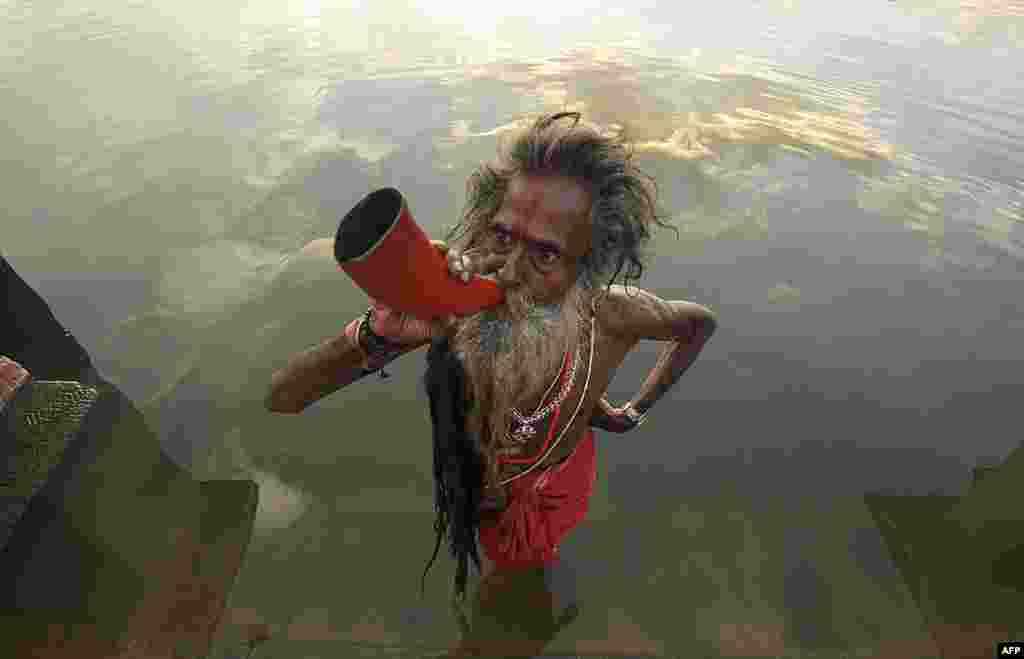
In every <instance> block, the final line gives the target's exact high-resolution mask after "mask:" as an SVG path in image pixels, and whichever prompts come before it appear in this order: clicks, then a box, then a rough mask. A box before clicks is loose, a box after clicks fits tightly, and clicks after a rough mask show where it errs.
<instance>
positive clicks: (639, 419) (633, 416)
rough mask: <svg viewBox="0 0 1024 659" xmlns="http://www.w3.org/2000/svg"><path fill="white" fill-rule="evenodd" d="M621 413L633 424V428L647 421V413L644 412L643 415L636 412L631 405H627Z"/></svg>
mask: <svg viewBox="0 0 1024 659" xmlns="http://www.w3.org/2000/svg"><path fill="white" fill-rule="evenodd" d="M622 411H623V413H624V414H625V415H626V417H628V418H629V420H630V421H632V422H633V425H634V426H640V425H643V422H644V421H646V420H647V412H644V413H643V414H641V413H640V412H637V411H636V408H635V407H633V403H629V404H627V405H626V406H625V407H624V408H623V409H622Z"/></svg>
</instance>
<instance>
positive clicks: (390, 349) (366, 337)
mask: <svg viewBox="0 0 1024 659" xmlns="http://www.w3.org/2000/svg"><path fill="white" fill-rule="evenodd" d="M372 318H373V307H369V308H368V309H367V310H366V311H365V312H364V313H363V315H362V316H361V317H360V318H359V325H358V326H357V327H356V342H357V343H358V344H359V348H360V350H361V351H362V352H363V356H364V359H363V364H362V369H363V373H364V374H365V375H369V374H370V373H373V372H374V371H380V377H381V379H382V380H383V379H384V378H389V377H391V375H390V374H389V373H386V372H385V371H384V367H383V365H381V366H378V367H373V366H371V364H370V361H371V360H374V358H378V357H382V358H387V357H389V356H390V355H391V354H392V353H396V352H401V350H402V344H400V343H396V342H394V341H391V340H389V339H386V338H384V337H383V336H380V335H379V334H377V333H376V332H374V331H373V328H372V327H371V326H370V320H371V319H372ZM385 363H386V362H385Z"/></svg>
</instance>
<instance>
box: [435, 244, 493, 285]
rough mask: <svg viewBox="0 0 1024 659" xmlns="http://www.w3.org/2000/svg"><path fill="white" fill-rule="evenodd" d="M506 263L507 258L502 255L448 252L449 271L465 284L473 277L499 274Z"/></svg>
mask: <svg viewBox="0 0 1024 659" xmlns="http://www.w3.org/2000/svg"><path fill="white" fill-rule="evenodd" d="M505 261H506V258H505V257H504V256H502V255H500V254H488V253H481V252H479V251H477V252H474V251H465V252H461V251H458V250H449V251H448V271H449V272H450V273H451V274H452V275H453V276H455V277H458V278H459V279H461V280H462V281H464V282H468V281H469V279H470V277H471V276H473V275H488V274H492V273H494V272H497V271H498V270H500V269H501V267H502V266H503V265H504V264H505Z"/></svg>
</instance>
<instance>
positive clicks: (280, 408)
mask: <svg viewBox="0 0 1024 659" xmlns="http://www.w3.org/2000/svg"><path fill="white" fill-rule="evenodd" d="M428 343H430V341H429V340H426V341H422V342H419V343H414V344H409V345H404V346H402V349H401V350H399V351H397V352H393V353H391V354H390V355H387V356H383V355H381V356H376V355H372V356H371V357H376V359H374V366H375V367H376V368H380V367H382V366H385V365H387V364H389V363H391V362H392V361H394V360H395V359H397V358H398V357H400V356H402V355H404V354H406V353H409V352H412V351H413V350H416V349H418V348H420V347H422V346H424V345H427V344H428ZM366 357H367V355H366V353H365V352H364V350H363V348H362V346H360V345H358V344H357V340H356V339H355V337H352V338H350V337H349V336H347V335H346V333H345V332H342V333H341V334H339V335H337V336H335V337H332V338H330V339H327V340H326V341H324V342H323V343H321V344H320V345H318V346H314V347H312V348H310V349H308V350H304V351H303V352H301V353H299V354H297V355H295V356H294V357H292V358H291V359H290V360H289V361H288V364H287V366H285V367H284V368H281V369H279V370H277V371H275V372H274V374H273V375H272V376H271V379H270V391H269V392H268V393H267V397H266V399H265V401H264V404H265V405H266V408H267V409H268V410H269V411H271V412H277V413H279V414H298V413H299V412H301V411H303V410H304V409H306V408H307V407H309V406H310V405H312V404H313V403H315V402H316V401H318V400H320V399H321V398H323V397H324V396H326V395H328V394H331V393H334V392H335V391H337V390H339V389H341V388H342V387H344V386H347V385H349V384H351V383H353V382H355V381H356V380H359V379H361V378H363V377H364V376H366V375H368V374H369V373H371V372H372V371H368V370H366V369H364V368H363V364H364V363H365V362H366Z"/></svg>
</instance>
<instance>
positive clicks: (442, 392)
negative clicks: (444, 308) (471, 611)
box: [420, 337, 483, 603]
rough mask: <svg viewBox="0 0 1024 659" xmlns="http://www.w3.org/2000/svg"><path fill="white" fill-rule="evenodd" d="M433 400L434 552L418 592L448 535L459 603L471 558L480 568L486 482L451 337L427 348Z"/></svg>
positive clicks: (428, 385) (426, 377)
mask: <svg viewBox="0 0 1024 659" xmlns="http://www.w3.org/2000/svg"><path fill="white" fill-rule="evenodd" d="M423 381H424V384H425V385H426V389H427V396H428V397H429V399H430V418H431V422H432V424H433V445H434V511H435V513H436V515H437V517H436V519H435V520H434V532H435V534H436V535H437V538H436V540H437V541H436V543H435V544H434V553H433V555H432V556H431V557H430V561H429V562H428V563H427V566H426V568H424V570H423V576H422V577H421V578H420V594H421V595H422V594H423V592H424V590H425V581H426V577H427V572H428V571H429V570H430V568H431V566H433V564H434V560H435V559H436V558H437V552H438V550H439V549H440V548H441V542H442V540H444V537H445V536H446V535H447V536H448V547H449V550H450V551H451V555H452V558H454V559H455V583H454V595H455V601H456V602H457V603H458V602H461V601H462V600H463V598H464V596H465V592H466V578H467V576H468V567H469V559H470V558H472V559H473V563H474V564H476V569H477V572H478V573H479V572H480V555H479V552H478V550H477V542H476V530H477V527H478V526H479V523H480V518H479V507H480V496H481V489H482V486H483V460H482V458H481V455H480V452H479V449H478V448H477V445H476V442H474V440H473V437H472V436H471V435H470V433H469V432H467V430H466V416H467V412H468V411H469V410H468V402H467V398H466V391H467V390H466V376H465V372H464V371H463V368H462V364H461V363H460V362H459V360H458V358H457V357H456V356H455V353H454V352H453V351H452V350H451V344H450V340H449V339H448V338H447V337H445V338H442V339H437V340H435V341H434V342H433V343H432V344H431V346H430V350H429V351H428V352H427V372H426V374H425V375H424V377H423Z"/></svg>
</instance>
